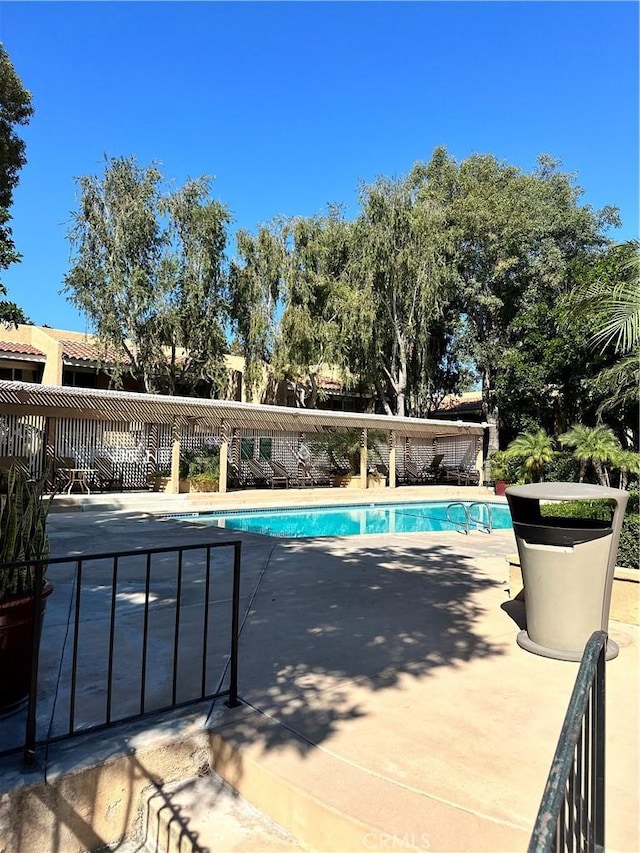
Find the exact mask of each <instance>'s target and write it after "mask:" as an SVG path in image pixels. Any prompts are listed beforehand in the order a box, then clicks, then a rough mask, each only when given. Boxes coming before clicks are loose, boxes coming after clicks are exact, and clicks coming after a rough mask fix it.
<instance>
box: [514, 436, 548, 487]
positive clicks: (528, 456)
mask: <svg viewBox="0 0 640 853" xmlns="http://www.w3.org/2000/svg"><path fill="white" fill-rule="evenodd" d="M506 452H507V455H508V456H509V457H511V458H512V459H513V458H515V457H522V459H523V462H522V466H523V468H524V469H525V471H526V472H527V474H528V475H530V476H531V477H532V478H533V479H534V480H540V481H541V482H542V481H543V480H544V466H545V465H546V464H547V462H550V461H551V459H552V458H553V445H552V443H551V438H550V437H549V436H548V435H547V433H546V431H545V430H543V429H540V430H538V432H521V433H520V435H518V436H517V438H514V440H513V441H512V442H511V444H510V445H509V446H508V447H507V451H506Z"/></svg>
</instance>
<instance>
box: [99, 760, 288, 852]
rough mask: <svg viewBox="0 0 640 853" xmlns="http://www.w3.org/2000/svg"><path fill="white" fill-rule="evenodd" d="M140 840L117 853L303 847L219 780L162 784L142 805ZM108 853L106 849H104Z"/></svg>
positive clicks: (124, 844) (203, 778) (195, 779)
mask: <svg viewBox="0 0 640 853" xmlns="http://www.w3.org/2000/svg"><path fill="white" fill-rule="evenodd" d="M144 811H145V817H144V827H143V832H142V833H141V835H144V837H143V838H140V839H137V840H136V839H134V840H128V841H125V842H121V843H120V844H118V845H117V846H116V847H110V848H106V849H107V850H113V851H115V850H117V851H118V853H203V851H206V853H234V851H242V853H284V851H296V850H297V851H300V850H302V849H304V848H303V847H302V846H301V845H300V844H299V843H298V842H297V841H296V839H295V838H293V836H292V835H290V834H289V833H288V832H286V831H285V830H284V829H283V828H282V827H281V826H278V824H276V823H274V822H273V821H272V820H270V819H269V818H267V817H266V816H265V815H263V814H262V813H261V812H259V811H258V810H257V809H256V808H254V807H253V806H252V805H250V804H249V803H248V802H247V801H246V800H245V799H243V798H242V797H241V796H239V795H238V794H237V793H236V792H235V791H233V789H232V788H231V787H230V786H229V785H227V784H226V783H225V782H223V781H222V779H221V778H220V777H219V776H216V775H215V774H207V775H206V776H194V777H192V778H191V779H186V780H185V781H183V782H177V783H176V782H174V783H173V784H171V785H163V786H162V787H161V788H159V789H158V790H157V791H156V792H155V793H153V794H152V795H151V796H150V797H149V798H148V800H147V802H146V804H145V808H144ZM105 853H106V851H105Z"/></svg>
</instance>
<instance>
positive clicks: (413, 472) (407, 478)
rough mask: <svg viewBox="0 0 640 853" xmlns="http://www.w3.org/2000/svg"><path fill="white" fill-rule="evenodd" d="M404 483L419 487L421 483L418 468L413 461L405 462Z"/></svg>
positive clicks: (407, 460) (406, 460)
mask: <svg viewBox="0 0 640 853" xmlns="http://www.w3.org/2000/svg"><path fill="white" fill-rule="evenodd" d="M402 482H403V483H405V484H407V485H418V483H420V482H421V480H420V475H419V473H418V466H417V465H416V463H415V462H414V461H413V459H405V460H404V477H403V478H402Z"/></svg>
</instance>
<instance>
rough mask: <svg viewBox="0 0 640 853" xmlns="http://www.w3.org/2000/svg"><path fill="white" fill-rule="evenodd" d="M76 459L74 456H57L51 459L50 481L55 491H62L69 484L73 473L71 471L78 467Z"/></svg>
mask: <svg viewBox="0 0 640 853" xmlns="http://www.w3.org/2000/svg"><path fill="white" fill-rule="evenodd" d="M76 467H77V466H76V460H75V459H74V458H73V456H55V457H54V458H53V460H52V461H51V467H50V471H51V476H50V482H51V487H52V489H53V491H55V492H61V491H62V490H63V489H64V488H66V487H68V486H69V483H70V482H71V474H70V473H69V471H70V470H71V469H73V468H76Z"/></svg>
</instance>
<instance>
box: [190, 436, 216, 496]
mask: <svg viewBox="0 0 640 853" xmlns="http://www.w3.org/2000/svg"><path fill="white" fill-rule="evenodd" d="M180 481H181V484H182V483H183V482H185V481H186V483H188V487H187V486H182V487H181V489H180V491H183V489H184V491H186V492H217V491H218V488H219V483H220V448H219V447H218V446H216V445H215V444H214V445H211V446H206V447H204V448H201V449H199V450H189V451H187V452H186V453H185V454H184V455H183V456H182V457H181V458H180Z"/></svg>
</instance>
